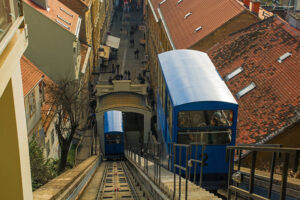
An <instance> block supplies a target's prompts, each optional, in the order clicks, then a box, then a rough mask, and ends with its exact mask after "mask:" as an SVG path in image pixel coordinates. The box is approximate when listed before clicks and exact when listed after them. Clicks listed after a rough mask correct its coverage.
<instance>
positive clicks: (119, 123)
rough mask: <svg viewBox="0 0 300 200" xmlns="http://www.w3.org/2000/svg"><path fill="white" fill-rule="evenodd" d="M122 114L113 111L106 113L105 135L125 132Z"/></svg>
mask: <svg viewBox="0 0 300 200" xmlns="http://www.w3.org/2000/svg"><path fill="white" fill-rule="evenodd" d="M123 131H124V130H123V118H122V112H121V111H117V110H111V111H107V112H105V113H104V133H108V132H123Z"/></svg>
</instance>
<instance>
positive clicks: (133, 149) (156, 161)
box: [126, 143, 161, 185]
mask: <svg viewBox="0 0 300 200" xmlns="http://www.w3.org/2000/svg"><path fill="white" fill-rule="evenodd" d="M145 147H146V148H141V146H129V145H128V146H126V150H127V152H126V153H127V156H128V157H129V158H130V159H131V160H132V161H134V162H135V163H136V164H137V166H138V167H139V168H140V169H141V170H142V171H144V173H145V174H146V175H147V176H148V177H150V176H149V165H148V164H149V161H151V162H152V163H153V165H154V166H153V177H150V178H152V179H153V181H154V183H156V184H158V185H160V183H161V161H160V157H159V155H160V144H159V143H157V144H152V143H149V144H146V145H145ZM142 154H143V155H142ZM142 158H143V160H144V163H143V164H144V166H142Z"/></svg>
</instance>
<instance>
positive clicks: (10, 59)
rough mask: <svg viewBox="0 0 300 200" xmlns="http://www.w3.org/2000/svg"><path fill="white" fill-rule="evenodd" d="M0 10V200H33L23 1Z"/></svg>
mask: <svg viewBox="0 0 300 200" xmlns="http://www.w3.org/2000/svg"><path fill="white" fill-rule="evenodd" d="M2 3H3V4H5V6H4V7H0V19H1V20H0V28H1V29H2V30H3V31H1V32H0V110H1V112H0V136H1V140H0V154H1V165H0V199H32V188H31V175H30V163H29V153H28V139H27V127H26V118H25V109H24V98H23V91H22V77H21V69H20V59H21V56H22V55H23V53H24V51H25V49H26V47H27V30H26V26H25V23H24V17H23V12H22V1H20V4H19V5H18V4H17V3H16V1H13V0H8V1H4V2H2Z"/></svg>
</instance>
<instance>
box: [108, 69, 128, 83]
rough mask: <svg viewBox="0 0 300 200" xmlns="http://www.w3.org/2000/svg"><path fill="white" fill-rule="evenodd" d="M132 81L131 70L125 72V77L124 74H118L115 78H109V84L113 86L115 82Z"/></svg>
mask: <svg viewBox="0 0 300 200" xmlns="http://www.w3.org/2000/svg"><path fill="white" fill-rule="evenodd" d="M130 79H131V73H130V71H129V70H125V71H124V75H123V74H119V73H117V74H116V75H115V76H114V77H111V76H110V77H109V78H108V82H109V83H110V84H112V81H113V80H130Z"/></svg>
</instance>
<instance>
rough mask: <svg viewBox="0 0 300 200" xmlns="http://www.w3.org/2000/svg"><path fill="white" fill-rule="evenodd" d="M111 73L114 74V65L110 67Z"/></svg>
mask: <svg viewBox="0 0 300 200" xmlns="http://www.w3.org/2000/svg"><path fill="white" fill-rule="evenodd" d="M111 71H112V73H115V64H112V65H111Z"/></svg>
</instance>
